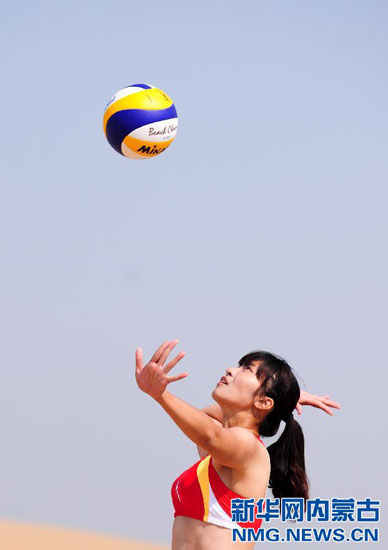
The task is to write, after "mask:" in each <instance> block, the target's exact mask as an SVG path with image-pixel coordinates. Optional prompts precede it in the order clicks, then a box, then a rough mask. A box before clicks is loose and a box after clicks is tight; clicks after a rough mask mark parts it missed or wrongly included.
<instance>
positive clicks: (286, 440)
mask: <svg viewBox="0 0 388 550" xmlns="http://www.w3.org/2000/svg"><path fill="white" fill-rule="evenodd" d="M253 361H258V362H260V366H259V368H258V369H257V372H256V376H257V378H258V380H260V388H259V390H258V395H260V396H263V395H266V396H268V397H270V398H271V399H273V401H274V407H273V409H272V410H271V411H270V412H269V413H268V414H267V415H266V416H265V417H264V419H263V420H262V421H261V422H260V425H259V434H260V435H262V436H264V437H273V436H274V435H275V434H276V433H277V431H278V429H279V426H280V423H281V421H282V420H284V422H285V423H286V426H285V428H284V430H283V433H282V435H281V436H280V437H279V439H278V440H277V441H276V442H275V443H273V444H272V445H269V447H268V448H267V450H268V453H269V456H270V459H271V473H270V478H269V488H270V489H272V492H273V495H274V497H275V498H282V497H291V498H292V497H294V498H303V499H305V500H306V499H307V498H309V484H308V478H307V474H306V467H305V460H304V436H303V432H302V428H301V426H300V424H299V422H297V421H296V420H295V418H294V417H293V416H292V412H293V411H294V409H295V407H296V404H297V402H298V400H299V396H300V388H299V384H298V381H297V379H296V377H295V375H294V374H293V372H292V369H291V367H290V365H289V364H288V363H287V361H285V360H284V359H283V358H282V357H279V356H278V355H274V354H273V353H269V352H267V351H254V352H252V353H248V355H244V357H242V358H241V359H240V361H239V365H240V366H242V365H249V364H250V363H252V362H253Z"/></svg>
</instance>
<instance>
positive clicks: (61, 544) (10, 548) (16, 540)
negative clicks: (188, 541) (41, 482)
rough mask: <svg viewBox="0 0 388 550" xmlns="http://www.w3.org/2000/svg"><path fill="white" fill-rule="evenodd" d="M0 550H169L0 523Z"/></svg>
mask: <svg viewBox="0 0 388 550" xmlns="http://www.w3.org/2000/svg"><path fill="white" fill-rule="evenodd" d="M0 549H1V550H169V546H166V545H164V546H163V545H157V544H155V543H147V542H145V541H135V540H131V539H124V538H120V537H114V536H109V535H100V534H96V533H89V532H84V531H75V530H70V529H64V528H57V527H50V526H43V525H35V524H27V523H18V522H13V521H8V520H7V521H4V520H0Z"/></svg>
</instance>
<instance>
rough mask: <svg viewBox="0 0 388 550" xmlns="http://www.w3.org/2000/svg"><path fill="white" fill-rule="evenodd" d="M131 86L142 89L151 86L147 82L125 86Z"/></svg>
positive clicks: (147, 88)
mask: <svg viewBox="0 0 388 550" xmlns="http://www.w3.org/2000/svg"><path fill="white" fill-rule="evenodd" d="M132 86H136V88H143V89H144V90H150V89H151V86H148V84H131V85H130V86H127V88H131V87H132Z"/></svg>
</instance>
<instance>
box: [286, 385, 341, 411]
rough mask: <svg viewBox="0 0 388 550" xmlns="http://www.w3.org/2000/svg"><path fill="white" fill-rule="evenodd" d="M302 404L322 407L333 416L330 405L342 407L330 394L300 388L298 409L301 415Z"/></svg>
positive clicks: (335, 407)
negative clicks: (320, 393) (316, 393)
mask: <svg viewBox="0 0 388 550" xmlns="http://www.w3.org/2000/svg"><path fill="white" fill-rule="evenodd" d="M302 405H311V406H312V407H316V408H317V409H322V410H323V411H325V412H327V414H330V415H331V416H333V412H332V411H331V409H330V408H329V407H332V408H333V409H340V408H341V405H339V404H338V403H336V402H335V401H331V400H330V396H329V395H314V394H312V393H309V392H308V391H303V390H300V397H299V401H298V403H297V404H296V411H297V413H298V414H299V415H300V414H302Z"/></svg>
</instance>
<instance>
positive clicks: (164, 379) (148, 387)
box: [135, 340, 188, 399]
mask: <svg viewBox="0 0 388 550" xmlns="http://www.w3.org/2000/svg"><path fill="white" fill-rule="evenodd" d="M177 343H178V340H172V341H170V340H168V341H167V342H164V344H162V345H161V346H159V348H158V349H157V350H156V351H155V353H154V354H153V356H152V357H151V360H150V361H148V363H147V364H146V365H143V351H142V349H141V348H137V349H136V371H135V376H136V382H137V385H138V386H139V388H140V389H141V390H142V391H143V392H144V393H148V395H150V396H151V397H154V398H155V399H157V398H159V397H160V396H161V395H162V394H163V393H164V391H165V389H166V387H167V385H168V384H171V382H177V381H178V380H182V378H186V376H188V373H187V372H184V373H182V374H177V375H175V376H167V374H168V373H169V372H170V370H171V369H172V368H173V367H175V365H176V364H177V363H178V362H179V361H180V360H181V359H182V358H183V357H184V356H185V353H184V352H183V351H181V352H180V353H178V355H177V356H176V357H175V358H174V359H172V360H171V361H170V362H169V363H167V365H164V363H165V362H166V360H167V358H168V356H169V355H170V353H171V350H172V349H173V348H174V347H175V346H176V345H177Z"/></svg>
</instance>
